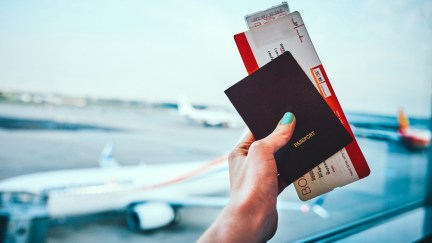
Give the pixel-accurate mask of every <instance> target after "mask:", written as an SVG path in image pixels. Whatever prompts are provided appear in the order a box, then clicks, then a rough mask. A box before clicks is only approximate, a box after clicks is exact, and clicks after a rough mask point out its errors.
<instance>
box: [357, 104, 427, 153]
mask: <svg viewBox="0 0 432 243" xmlns="http://www.w3.org/2000/svg"><path fill="white" fill-rule="evenodd" d="M387 123H388V122H387ZM351 128H352V130H353V132H354V134H355V135H356V136H359V137H367V138H373V139H383V140H390V141H397V142H402V143H403V144H404V145H405V146H407V147H408V148H410V149H425V148H428V147H429V146H430V143H431V138H432V134H431V131H430V130H427V129H418V128H417V129H416V128H412V127H411V126H410V124H409V119H408V117H407V116H406V115H405V113H404V111H403V110H402V109H400V110H399V113H398V117H397V124H396V123H395V124H392V123H388V124H386V122H384V123H383V124H380V123H379V122H367V121H362V122H353V123H352V124H351Z"/></svg>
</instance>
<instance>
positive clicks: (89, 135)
mask: <svg viewBox="0 0 432 243" xmlns="http://www.w3.org/2000/svg"><path fill="white" fill-rule="evenodd" d="M0 116H4V117H19V118H23V119H46V120H50V121H57V122H68V123H74V124H87V125H94V126H101V127H109V128H115V130H103V129H102V130H97V129H96V130H74V131H70V130H34V129H30V130H29V129H27V130H22V129H18V130H10V129H0V148H1V150H2V153H0V161H1V163H0V180H2V179H6V178H9V177H13V176H17V175H22V174H27V173H33V172H40V171H51V170H59V169H73V168H90V167H96V166H97V161H98V157H99V154H100V152H101V150H102V148H103V146H104V145H105V143H106V142H109V141H111V142H114V143H115V145H116V148H115V153H114V157H115V158H116V160H117V161H119V163H121V164H123V165H131V164H137V163H141V162H145V163H181V162H186V161H201V160H202V161H205V160H209V159H213V158H216V157H218V156H219V155H221V154H224V153H227V152H228V151H230V150H231V149H232V147H233V146H234V144H236V141H237V140H238V139H239V137H240V135H241V133H242V129H224V128H206V127H203V126H200V125H197V124H192V123H190V122H188V121H186V120H185V119H184V118H182V117H180V116H178V114H177V113H176V112H175V110H149V109H144V108H143V109H136V108H124V109H118V108H100V107H87V108H84V109H83V108H76V107H55V106H32V105H28V106H23V105H13V104H0ZM358 142H359V144H360V147H361V148H362V150H363V152H364V155H365V157H366V159H367V160H368V163H369V166H370V167H371V171H372V173H371V175H370V176H369V177H368V178H366V179H364V180H361V181H359V182H356V183H353V184H351V185H348V186H345V187H343V188H338V189H336V190H334V191H333V192H331V193H328V194H327V196H326V198H325V203H324V204H323V207H324V208H325V209H326V210H327V211H328V213H329V217H328V218H321V217H319V216H318V215H316V214H314V213H302V212H300V210H298V211H279V228H278V231H277V233H276V235H275V237H274V238H273V239H272V242H287V241H292V240H299V239H302V238H304V237H310V236H312V235H315V234H320V233H322V232H323V231H325V230H328V229H332V228H335V227H339V226H341V225H344V224H346V223H350V222H353V221H355V220H358V219H361V218H364V217H368V216H371V215H373V214H376V213H377V212H382V211H385V210H388V209H391V208H394V207H396V206H400V205H403V204H406V203H409V202H412V201H415V200H420V199H421V198H422V197H423V195H424V194H425V190H424V187H423V186H422V185H423V184H424V183H425V180H426V170H425V167H426V164H427V156H426V155H427V153H426V152H425V151H416V152H413V151H410V150H408V149H406V148H405V147H403V145H402V144H400V143H398V142H395V141H385V140H371V139H367V138H360V139H358ZM203 186H205V185H203ZM227 194H228V192H227ZM280 200H283V201H287V202H296V203H298V202H300V200H299V199H298V198H297V195H296V194H295V192H294V190H293V187H292V186H290V187H289V188H287V190H286V191H284V193H283V194H281V196H280ZM353 205H355V206H353ZM219 212H220V208H201V207H191V208H182V209H180V211H179V213H180V216H181V220H180V221H179V222H178V223H177V224H174V225H171V226H168V227H166V228H163V229H160V230H156V231H153V232H146V233H140V232H133V231H131V230H130V229H129V228H128V227H127V223H126V218H125V215H124V212H122V211H119V212H109V213H104V214H98V215H90V216H86V217H77V218H62V219H55V220H52V221H51V223H50V227H49V228H48V233H47V238H46V241H47V242H63V243H64V242H105V243H110V242H113V243H114V242H124V241H128V242H193V241H196V239H197V238H198V237H199V236H200V235H201V234H202V232H203V231H204V230H205V229H206V228H207V227H208V226H209V225H210V224H211V223H212V222H213V220H214V219H215V217H216V216H217V215H218V213H219Z"/></svg>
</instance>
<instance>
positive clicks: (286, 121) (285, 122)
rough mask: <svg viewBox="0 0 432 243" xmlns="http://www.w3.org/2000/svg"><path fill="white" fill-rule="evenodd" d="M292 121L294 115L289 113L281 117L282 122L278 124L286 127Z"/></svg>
mask: <svg viewBox="0 0 432 243" xmlns="http://www.w3.org/2000/svg"><path fill="white" fill-rule="evenodd" d="M293 120H294V115H293V113H291V112H287V113H285V114H284V116H283V117H282V120H281V122H280V124H281V125H288V124H291V122H292V121H293Z"/></svg>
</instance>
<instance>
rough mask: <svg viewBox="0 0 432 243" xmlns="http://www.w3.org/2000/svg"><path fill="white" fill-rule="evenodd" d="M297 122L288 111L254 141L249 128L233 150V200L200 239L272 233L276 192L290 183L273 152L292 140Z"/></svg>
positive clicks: (245, 238) (248, 238) (260, 237)
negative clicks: (268, 133) (282, 175)
mask: <svg viewBox="0 0 432 243" xmlns="http://www.w3.org/2000/svg"><path fill="white" fill-rule="evenodd" d="M295 124H296V120H295V117H294V115H293V114H292V113H289V112H287V113H285V115H284V116H283V118H282V119H281V122H280V123H279V124H278V126H277V127H276V129H275V130H274V131H273V133H271V134H270V135H269V136H267V137H266V138H264V139H261V140H258V141H255V139H254V137H253V135H252V134H251V133H250V132H249V133H248V134H247V135H246V136H245V137H244V138H243V140H242V141H241V142H240V143H239V144H238V145H237V147H236V148H235V149H234V150H233V151H232V152H231V154H230V156H229V159H228V161H229V171H230V185H231V197H230V201H229V203H228V205H227V206H226V207H225V209H224V210H223V212H222V213H221V215H220V216H219V217H218V219H217V220H216V221H215V223H214V224H213V225H212V226H211V227H210V228H209V230H207V232H206V233H205V234H204V235H203V236H202V237H201V239H200V240H201V241H205V242H212V241H222V242H262V241H267V240H269V239H270V238H271V237H273V235H274V234H275V232H276V228H277V219H278V216H277V210H276V201H277V196H278V195H279V193H281V192H282V191H283V189H285V188H286V186H287V185H286V183H285V182H284V181H283V180H282V179H281V178H279V177H278V172H277V167H276V161H275V158H274V153H275V152H276V151H278V150H279V149H280V148H281V147H283V146H284V145H285V144H286V143H287V142H288V141H289V140H290V138H291V136H292V133H293V131H294V128H295Z"/></svg>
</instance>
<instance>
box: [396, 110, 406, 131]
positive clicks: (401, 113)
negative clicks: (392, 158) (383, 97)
mask: <svg viewBox="0 0 432 243" xmlns="http://www.w3.org/2000/svg"><path fill="white" fill-rule="evenodd" d="M398 124H399V129H398V132H399V133H401V134H404V133H406V132H407V130H408V129H409V120H408V117H407V116H406V115H405V112H404V111H403V109H400V110H399V113H398Z"/></svg>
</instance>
